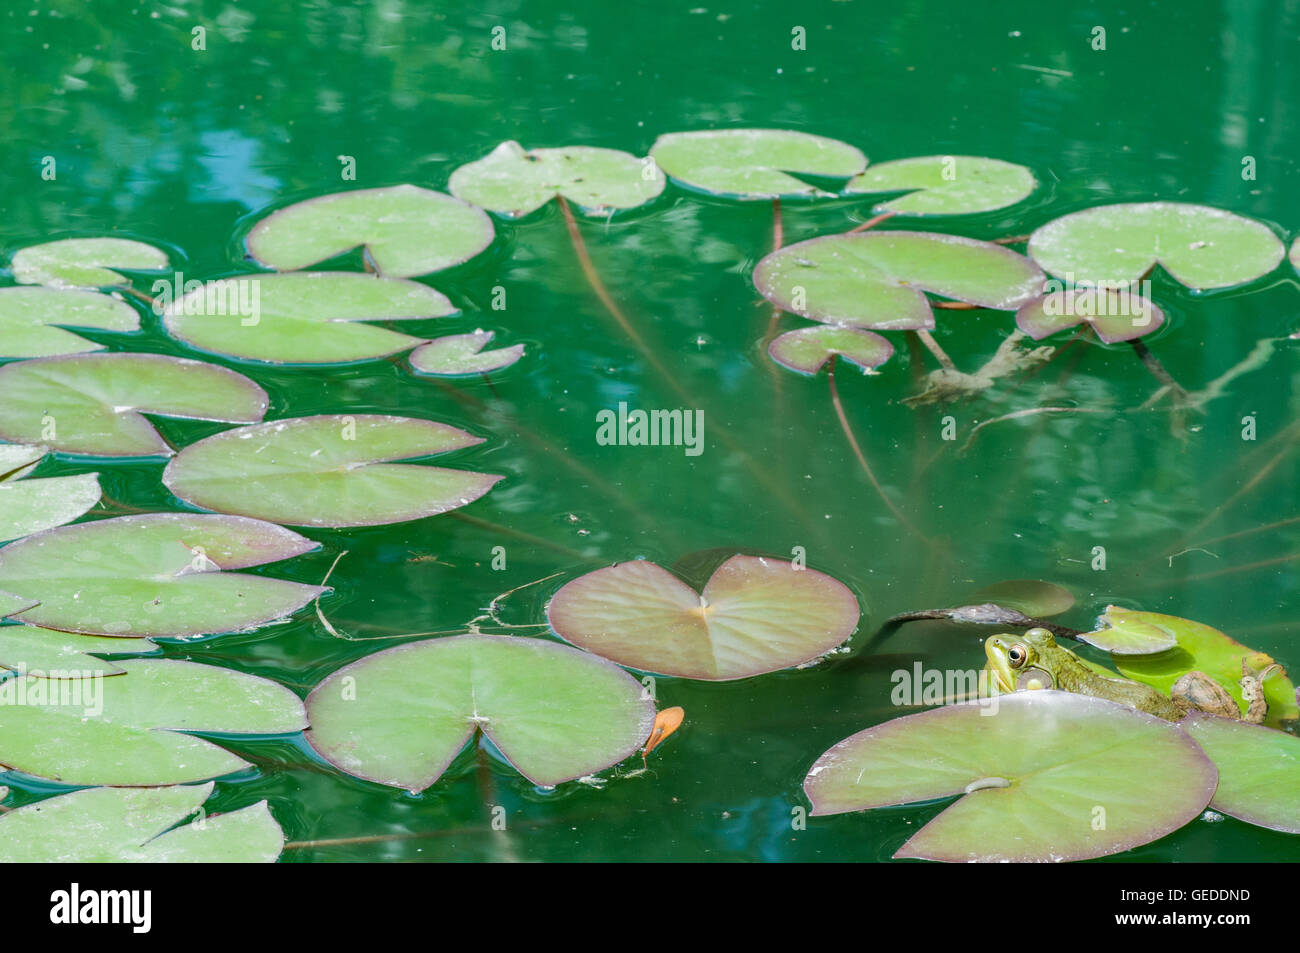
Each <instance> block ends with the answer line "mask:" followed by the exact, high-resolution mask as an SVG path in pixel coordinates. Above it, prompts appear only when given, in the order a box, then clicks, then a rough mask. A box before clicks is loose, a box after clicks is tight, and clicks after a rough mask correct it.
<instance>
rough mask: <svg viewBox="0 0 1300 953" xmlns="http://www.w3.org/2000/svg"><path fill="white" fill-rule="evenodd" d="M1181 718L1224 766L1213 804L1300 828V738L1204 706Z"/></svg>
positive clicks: (1255, 820)
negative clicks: (1218, 714) (1221, 715)
mask: <svg viewBox="0 0 1300 953" xmlns="http://www.w3.org/2000/svg"><path fill="white" fill-rule="evenodd" d="M1179 724H1180V725H1181V727H1182V728H1183V729H1184V730H1185V731H1186V732H1187V733H1188V734H1190V735H1191V736H1192V737H1193V738H1195V739H1196V741H1197V743H1198V744H1200V746H1201V747H1202V748H1204V749H1205V753H1206V754H1208V755H1209V756H1210V760H1211V761H1213V762H1214V764H1215V766H1216V767H1217V768H1218V769H1219V787H1218V789H1217V790H1216V791H1215V792H1214V800H1212V801H1211V802H1210V807H1212V808H1214V809H1215V810H1216V811H1222V812H1223V813H1224V814H1231V815H1232V816H1233V817H1236V818H1240V819H1241V820H1243V821H1246V822H1247V823H1248V824H1258V825H1259V826H1260V827H1268V828H1272V829H1273V830H1275V831H1286V832H1288V833H1291V834H1300V738H1297V737H1296V736H1295V735H1291V734H1287V733H1286V732H1282V731H1275V730H1274V729H1272V728H1265V727H1263V726H1261V725H1250V724H1247V723H1245V722H1241V721H1232V720H1231V719H1227V718H1216V717H1215V716H1214V715H1207V714H1204V713H1202V712H1192V713H1191V714H1189V715H1188V716H1187V717H1186V718H1184V719H1183V720H1182V721H1181V722H1180V723H1179Z"/></svg>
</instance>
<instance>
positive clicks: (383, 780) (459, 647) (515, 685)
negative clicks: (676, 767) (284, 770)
mask: <svg viewBox="0 0 1300 953" xmlns="http://www.w3.org/2000/svg"><path fill="white" fill-rule="evenodd" d="M307 712H308V715H309V717H310V719H311V730H310V731H309V732H308V733H307V740H308V741H309V742H310V743H311V745H312V747H313V748H315V749H316V750H317V751H319V752H320V753H321V755H322V756H324V757H325V759H326V760H328V761H329V762H330V763H331V764H333V765H335V766H336V767H338V768H339V769H340V770H342V771H346V772H347V773H348V774H351V775H355V776H356V777H359V778H366V779H367V780H370V781H376V782H378V783H380V784H388V785H392V786H394V787H399V788H405V789H407V790H410V791H413V792H419V791H423V790H424V789H425V788H427V787H429V786H430V785H431V784H433V783H434V782H435V781H437V780H438V778H440V777H441V776H442V774H443V772H444V771H446V770H447V767H448V765H450V764H451V762H452V759H453V758H455V757H456V755H457V754H459V753H460V751H461V750H462V749H463V748H464V747H465V745H466V744H468V743H469V742H470V741H471V740H472V739H473V738H474V737H475V735H476V734H477V733H478V732H482V734H483V735H484V736H485V737H486V738H487V739H488V740H489V741H491V742H492V743H493V744H494V745H495V746H496V747H497V749H498V750H499V751H500V752H501V754H503V755H504V756H505V758H506V760H508V761H509V762H510V763H511V764H512V765H514V767H515V768H516V769H517V770H518V771H519V773H520V774H522V775H524V777H526V778H528V779H529V780H530V781H532V782H533V783H534V784H540V785H544V786H548V787H553V786H555V785H557V784H561V783H563V782H565V781H572V780H574V779H575V778H580V777H583V776H584V775H588V774H592V773H593V772H596V771H600V770H602V769H604V768H607V767H609V766H611V765H614V764H617V763H618V762H620V761H622V760H623V759H624V758H626V757H628V756H629V755H630V754H632V753H633V752H634V751H636V749H637V748H638V747H640V746H641V745H642V744H643V743H644V742H645V741H646V739H647V738H648V737H649V735H650V728H651V726H652V725H653V723H654V717H655V711H654V702H653V701H652V700H651V699H650V697H649V695H648V694H647V693H646V692H645V690H644V689H643V688H642V686H641V683H640V682H638V681H637V680H636V679H635V678H633V677H632V676H631V675H629V674H628V673H627V672H624V671H623V670H622V669H620V668H619V667H618V666H616V665H613V664H611V663H609V662H606V661H604V660H603V659H599V658H596V657H595V656H593V655H588V654H587V653H585V652H579V651H577V650H576V649H572V648H569V647H568V646H566V645H556V644H555V643H553V642H543V641H539V640H536V639H524V638H515V637H510V636H491V635H468V634H467V635H459V636H453V637H450V638H440V639H431V640H428V641H424V642H412V643H409V644H407V645H400V646H397V647H396V648H391V649H387V650H385V651H383V652H376V653H375V654H373V655H368V656H366V657H365V658H363V659H361V660H360V661H357V662H353V663H352V664H351V665H348V666H345V667H344V668H341V669H339V670H338V671H337V672H334V673H333V674H332V675H330V676H329V677H328V678H326V679H325V680H324V681H323V682H321V683H320V684H319V685H317V686H316V687H315V688H314V689H313V690H312V692H311V694H310V695H309V696H308V698H307Z"/></svg>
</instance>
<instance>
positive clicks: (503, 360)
mask: <svg viewBox="0 0 1300 953" xmlns="http://www.w3.org/2000/svg"><path fill="white" fill-rule="evenodd" d="M493 337H495V335H494V334H493V332H491V331H483V330H481V329H480V330H477V331H472V332H470V333H469V334H450V335H448V336H446V337H441V338H434V339H433V340H432V341H430V342H429V343H428V344H422V345H420V346H419V347H418V348H416V349H415V350H414V351H412V352H411V367H412V368H413V369H415V370H416V371H418V372H419V373H421V374H436V375H438V376H442V377H457V376H460V375H462V374H486V373H488V372H489V371H499V370H501V368H503V367H509V366H510V365H511V364H513V363H515V361H517V360H519V359H520V358H521V357H523V356H524V346H523V345H522V344H512V345H511V346H510V347H499V348H494V349H492V350H488V351H485V350H483V348H485V347H487V345H488V344H490V343H492V338H493Z"/></svg>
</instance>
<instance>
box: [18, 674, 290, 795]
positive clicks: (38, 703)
mask: <svg viewBox="0 0 1300 953" xmlns="http://www.w3.org/2000/svg"><path fill="white" fill-rule="evenodd" d="M120 665H121V667H122V669H123V670H124V672H123V674H122V675H119V676H117V677H116V678H104V679H101V678H97V677H89V678H83V679H45V678H36V677H34V676H31V675H24V676H20V677H16V678H10V679H7V680H5V681H2V682H0V701H2V702H3V704H0V764H4V765H6V766H8V767H9V768H12V769H13V770H15V771H22V772H24V773H25V774H30V775H32V776H34V777H38V778H46V779H48V780H50V781H57V782H58V783H60V784H68V785H76V786H82V785H86V786H89V785H96V786H98V785H104V786H108V787H156V786H160V785H164V784H185V783H188V782H191V781H206V780H208V779H210V778H217V777H221V776H222V775H225V774H230V773H231V772H233V771H241V770H243V769H244V768H247V767H248V766H249V765H248V762H246V761H245V760H244V759H243V758H240V757H238V756H237V755H234V754H231V753H230V752H229V751H227V750H226V749H225V748H222V747H219V746H218V745H215V744H213V743H212V742H210V741H205V740H203V739H202V738H196V737H194V736H193V735H189V734H183V732H191V731H198V732H206V733H211V734H223V735H281V734H289V733H292V732H296V731H301V730H302V729H303V728H306V727H307V719H306V714H305V712H304V710H303V705H302V702H301V701H300V700H299V699H298V696H297V695H295V694H294V693H293V692H291V691H289V689H287V688H285V687H284V686H283V685H279V684H277V683H275V682H273V681H271V680H270V679H265V678H259V677H257V676H256V675H246V674H244V673H243V672H236V671H234V670H232V669H227V668H218V667H216V666H214V665H200V664H198V663H197V662H185V661H181V660H179V659H128V660H126V661H124V662H121V663H120Z"/></svg>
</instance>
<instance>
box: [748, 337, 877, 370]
mask: <svg viewBox="0 0 1300 953" xmlns="http://www.w3.org/2000/svg"><path fill="white" fill-rule="evenodd" d="M767 353H768V354H769V355H771V357H772V360H774V361H776V362H777V363H778V364H780V365H782V366H784V367H788V368H790V370H792V371H798V372H799V373H801V374H816V373H817V372H818V371H819V370H821V369H822V367H823V366H824V365H825V364H826V362H827V361H829V360H830V359H831V356H832V355H834V354H838V355H840V356H841V357H843V358H844V359H845V360H846V361H851V362H853V363H854V364H856V365H857V366H858V367H860V368H862V370H863V371H865V372H870V371H871V370H872V369H873V368H875V367H879V366H880V365H881V364H883V363H885V361H887V360H889V357H890V355H892V354H893V353H894V346H893V345H892V344H890V343H889V342H888V341H886V340H885V339H884V338H882V337H881V336H880V335H879V334H872V333H871V332H870V331H862V330H859V329H858V328H838V327H834V326H833V325H823V326H822V327H815V328H796V329H795V330H793V331H787V332H786V333H785V334H782V335H781V336H780V337H778V338H776V339H775V340H773V341H772V343H771V344H769V345H768V346H767Z"/></svg>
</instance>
